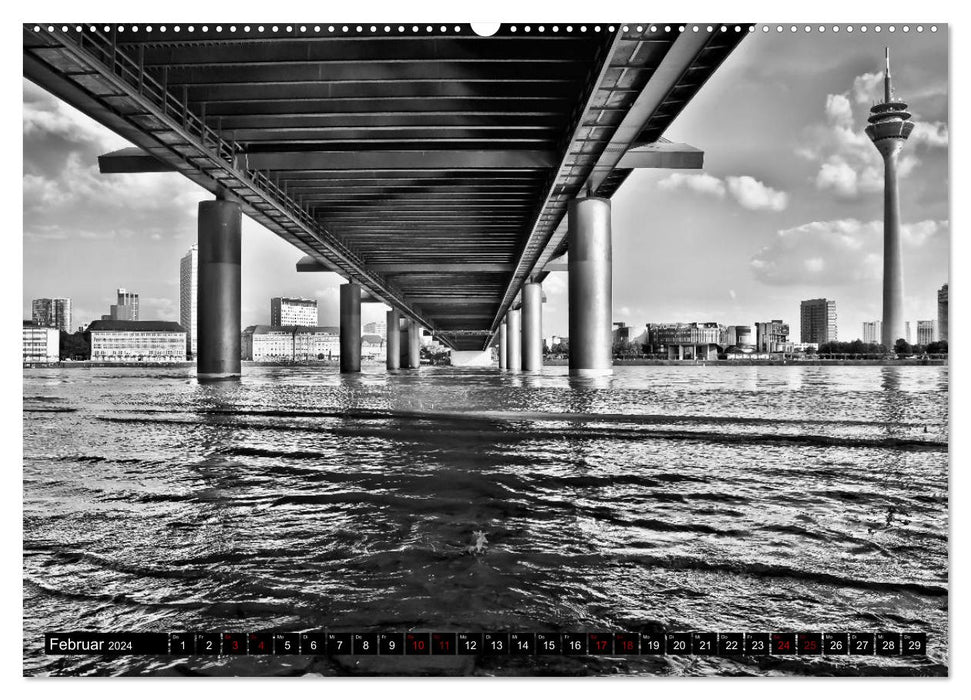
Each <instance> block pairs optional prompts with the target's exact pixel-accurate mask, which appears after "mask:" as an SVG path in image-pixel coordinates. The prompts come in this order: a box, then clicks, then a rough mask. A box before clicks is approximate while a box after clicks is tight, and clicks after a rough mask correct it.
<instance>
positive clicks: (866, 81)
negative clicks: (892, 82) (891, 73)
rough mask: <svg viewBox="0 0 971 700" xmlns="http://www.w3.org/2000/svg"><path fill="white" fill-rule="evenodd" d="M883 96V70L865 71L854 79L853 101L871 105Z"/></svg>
mask: <svg viewBox="0 0 971 700" xmlns="http://www.w3.org/2000/svg"><path fill="white" fill-rule="evenodd" d="M882 98H883V71H881V72H879V73H864V74H863V75H858V76H856V78H854V79H853V101H854V102H856V103H857V104H860V105H871V104H873V103H875V102H876V101H877V100H882Z"/></svg>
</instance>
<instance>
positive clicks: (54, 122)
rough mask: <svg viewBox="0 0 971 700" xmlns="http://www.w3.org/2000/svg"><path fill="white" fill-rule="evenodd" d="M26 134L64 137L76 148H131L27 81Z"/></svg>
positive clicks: (26, 135) (25, 101) (24, 102)
mask: <svg viewBox="0 0 971 700" xmlns="http://www.w3.org/2000/svg"><path fill="white" fill-rule="evenodd" d="M23 130H24V132H23V133H24V136H25V137H39V138H48V137H50V136H57V137H61V138H63V139H64V140H66V141H69V142H72V143H75V144H92V145H94V146H96V147H98V148H104V149H106V150H108V149H112V148H114V149H117V148H122V147H124V146H127V145H130V144H129V143H128V142H127V141H125V139H123V138H121V137H120V136H118V135H116V134H115V133H114V132H111V131H108V130H107V129H105V128H104V127H103V126H101V125H100V124H98V123H97V122H95V121H94V120H93V119H91V118H90V117H86V116H85V115H83V114H81V112H79V111H77V110H76V109H74V108H73V107H71V106H70V105H68V104H67V103H66V102H63V101H61V100H58V99H57V98H55V97H53V96H52V95H50V94H48V93H47V92H45V91H44V90H41V89H40V88H39V87H37V86H36V85H34V84H33V83H30V82H28V81H27V80H24V101H23Z"/></svg>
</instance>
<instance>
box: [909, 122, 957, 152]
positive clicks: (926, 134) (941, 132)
mask: <svg viewBox="0 0 971 700" xmlns="http://www.w3.org/2000/svg"><path fill="white" fill-rule="evenodd" d="M910 140H911V141H912V142H914V143H918V144H923V145H926V146H928V147H930V148H947V144H948V140H949V134H948V129H947V124H945V123H944V122H914V130H913V131H912V132H911V133H910Z"/></svg>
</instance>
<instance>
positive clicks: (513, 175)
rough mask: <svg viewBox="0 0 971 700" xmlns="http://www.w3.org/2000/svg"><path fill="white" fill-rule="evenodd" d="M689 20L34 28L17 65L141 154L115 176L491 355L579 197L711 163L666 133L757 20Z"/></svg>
mask: <svg viewBox="0 0 971 700" xmlns="http://www.w3.org/2000/svg"><path fill="white" fill-rule="evenodd" d="M681 28H682V27H681V26H679V25H650V24H640V25H631V24H626V25H625V24H607V23H605V24H601V25H594V24H588V25H584V26H582V27H581V25H574V26H571V27H569V30H568V28H567V26H559V27H556V28H554V27H553V26H551V25H546V26H544V27H543V28H542V31H541V30H540V27H539V25H532V26H530V27H529V28H528V29H527V27H525V26H523V25H519V26H516V27H513V26H508V25H503V26H502V27H500V29H499V31H498V32H497V33H496V34H495V35H493V36H490V37H481V36H478V35H477V34H475V33H474V32H473V31H472V29H471V28H470V27H469V26H468V25H463V26H454V25H450V26H447V27H442V26H440V25H436V26H433V27H428V26H424V25H423V26H419V27H413V26H410V25H409V26H404V27H399V26H398V25H394V26H388V27H387V28H386V27H385V26H384V25H379V26H372V25H364V26H361V27H358V26H357V25H347V26H343V25H342V26H333V27H331V26H329V25H323V26H320V25H300V24H293V25H276V26H272V25H263V26H262V27H261V26H257V25H252V26H246V25H219V26H216V25H208V26H203V25H191V26H190V25H180V26H179V28H178V31H175V27H174V26H167V27H165V28H164V31H163V28H162V26H161V25H159V26H151V27H149V26H145V25H138V26H137V27H133V26H132V25H124V26H119V25H111V26H104V25H90V24H85V25H43V26H39V25H25V26H24V75H25V76H26V77H27V78H29V79H30V80H32V81H33V82H35V83H37V84H39V85H40V86H42V87H44V88H45V89H47V90H48V91H50V92H51V93H53V94H54V95H56V96H58V97H60V98H61V99H63V100H65V101H66V102H68V103H69V104H71V105H73V106H74V107H76V108H78V109H79V110H80V111H82V112H84V113H85V114H87V115H89V116H91V117H92V118H94V119H95V120H97V121H98V122H100V123H101V124H103V125H105V126H106V127H108V128H110V129H112V130H114V131H115V132H117V133H118V134H120V135H121V136H123V137H125V138H126V139H128V140H129V141H130V142H131V143H132V144H134V146H135V147H136V148H134V149H126V150H125V151H122V152H118V153H115V154H109V155H107V156H105V157H104V158H103V159H102V162H101V168H102V171H103V172H115V173H117V172H146V171H166V170H171V171H177V172H180V173H182V174H183V175H185V176H186V177H188V178H190V179H191V180H193V181H195V182H196V183H198V184H200V185H201V186H203V187H204V188H206V189H207V190H209V191H211V192H213V193H215V194H216V195H217V196H218V197H219V198H221V199H226V200H229V201H232V202H237V203H238V204H239V205H241V207H242V211H243V212H244V213H246V214H247V215H249V216H250V217H252V218H253V219H255V220H256V221H258V222H259V223H261V224H263V225H264V226H266V227H267V228H268V229H270V230H271V231H273V232H274V233H276V234H277V235H279V236H280V237H282V238H284V239H285V240H287V241H289V242H291V243H292V244H293V245H294V246H296V247H297V248H298V249H299V250H300V251H302V253H303V254H304V255H305V256H308V258H305V260H304V262H303V264H302V268H303V269H311V270H313V269H321V270H332V271H335V272H338V273H339V274H341V275H342V276H344V277H345V278H346V279H348V280H351V281H353V282H356V283H358V284H360V285H361V287H362V288H363V290H364V293H365V298H370V299H373V300H378V301H382V302H384V303H386V304H388V305H389V306H391V307H392V308H393V309H396V310H398V311H400V313H401V314H402V316H403V317H404V318H410V319H412V320H414V321H415V322H417V323H418V324H420V325H422V326H424V327H425V328H428V329H429V330H431V331H432V332H433V334H434V335H435V336H436V337H437V338H439V339H440V340H441V341H442V342H444V343H445V344H446V345H448V346H450V347H452V348H454V349H463V350H472V349H476V350H478V349H483V348H486V347H488V346H489V344H490V343H491V342H492V339H493V336H494V335H495V334H496V333H497V331H498V330H499V327H500V324H501V323H502V321H503V319H504V318H505V316H506V313H507V311H508V310H509V309H510V308H512V307H513V306H514V304H516V302H517V297H518V295H519V294H520V291H521V289H522V287H523V285H524V284H526V283H527V282H530V281H541V280H542V278H543V277H544V276H545V274H546V273H545V272H544V270H546V269H547V264H548V263H549V262H550V261H551V260H553V259H555V258H556V257H558V256H559V255H561V254H562V253H564V252H566V247H567V236H566V226H565V225H564V224H565V215H566V212H567V205H568V203H569V202H570V201H571V200H572V199H574V198H576V197H577V196H584V195H594V196H596V197H602V198H609V197H610V196H611V195H613V193H614V192H615V191H616V190H617V188H618V187H619V186H620V185H621V184H622V183H623V181H624V180H625V178H626V177H627V176H628V174H629V173H630V172H631V170H632V169H633V168H637V167H700V157H701V154H700V152H696V151H695V149H690V148H688V147H684V146H682V145H680V144H670V143H668V142H666V141H665V140H664V139H663V138H662V137H663V134H664V131H665V129H666V128H667V127H668V125H670V124H671V122H672V121H673V120H674V119H675V118H676V117H677V116H678V114H679V113H680V112H681V110H682V109H683V108H684V106H685V105H686V104H687V103H688V102H689V101H690V100H691V99H692V97H694V95H695V94H696V93H697V91H698V90H699V89H700V88H701V87H702V85H703V84H704V83H705V81H706V80H707V79H708V78H709V77H710V76H711V75H712V74H713V72H714V71H715V70H716V68H717V67H718V66H719V65H720V64H721V62H722V61H723V60H724V59H725V58H726V57H727V56H728V55H729V53H730V52H731V51H732V50H733V49H734V48H735V47H736V45H737V44H738V43H739V42H740V41H741V40H742V38H743V37H744V36H746V35H747V34H748V31H749V25H741V26H735V25H729V26H725V27H723V26H722V25H714V26H713V29H712V31H708V30H707V25H705V26H701V27H699V28H698V29H699V30H700V31H694V30H693V25H688V26H687V27H684V31H679V30H680V29H681ZM244 245H245V242H244ZM244 274H245V275H257V274H259V270H246V271H244Z"/></svg>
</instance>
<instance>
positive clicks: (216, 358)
mask: <svg viewBox="0 0 971 700" xmlns="http://www.w3.org/2000/svg"><path fill="white" fill-rule="evenodd" d="M241 224H242V210H241V209H240V206H239V204H237V203H236V202H228V201H226V200H223V199H216V200H210V201H206V202H199V263H198V264H199V268H198V274H199V285H198V299H197V304H198V316H197V317H196V318H197V327H198V329H199V330H198V339H197V344H196V348H197V352H196V376H197V377H198V378H200V379H228V378H232V377H238V376H239V375H240V347H239V346H240V337H241V328H240V297H241V292H240V284H241V275H240V250H241V245H240V242H241V238H240V231H241Z"/></svg>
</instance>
